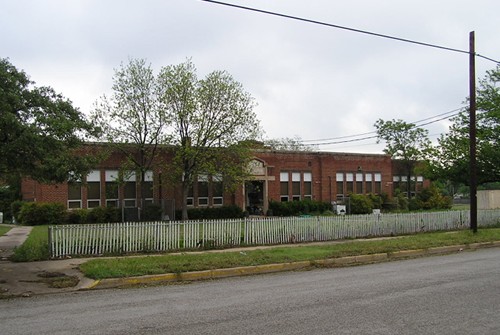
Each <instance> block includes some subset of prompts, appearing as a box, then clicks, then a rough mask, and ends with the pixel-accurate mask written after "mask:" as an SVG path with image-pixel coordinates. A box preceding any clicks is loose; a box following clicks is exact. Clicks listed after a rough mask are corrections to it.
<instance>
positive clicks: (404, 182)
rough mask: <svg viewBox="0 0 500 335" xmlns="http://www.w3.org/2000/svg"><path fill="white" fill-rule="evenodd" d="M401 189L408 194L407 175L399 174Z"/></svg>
mask: <svg viewBox="0 0 500 335" xmlns="http://www.w3.org/2000/svg"><path fill="white" fill-rule="evenodd" d="M400 185H401V191H402V192H403V193H404V194H405V195H406V196H408V176H401V184H400Z"/></svg>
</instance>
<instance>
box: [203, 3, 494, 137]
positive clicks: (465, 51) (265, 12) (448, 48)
mask: <svg viewBox="0 0 500 335" xmlns="http://www.w3.org/2000/svg"><path fill="white" fill-rule="evenodd" d="M201 1H204V2H208V3H212V4H217V5H222V6H228V7H233V8H237V9H243V10H248V11H252V12H257V13H261V14H267V15H273V16H278V17H282V18H286V19H291V20H296V21H302V22H307V23H312V24H317V25H322V26H326V27H330V28H336V29H342V30H347V31H352V32H356V33H361V34H366V35H371V36H376V37H381V38H385V39H391V40H396V41H399V42H405V43H411V44H416V45H421V46H425V47H430V48H435V49H442V50H447V51H452V52H456V53H462V54H467V55H470V54H471V52H470V51H468V50H461V49H457V48H451V47H446V46H442V45H437V44H432V43H426V42H421V41H416V40H411V39H407V38H401V37H396V36H391V35H386V34H380V33H375V32H371V31H367V30H362V29H356V28H350V27H346V26H341V25H337V24H331V23H327V22H322V21H317V20H312V19H306V18H302V17H298V16H292V15H287V14H282V13H277V12H272V11H267V10H263V9H258V8H253V7H247V6H241V5H236V4H232V3H227V2H222V1H215V0H201ZM473 55H474V56H476V57H479V58H483V59H485V60H488V61H491V62H494V63H497V64H500V61H497V60H495V59H493V58H490V57H487V56H484V55H481V54H479V53H476V52H474V54H473ZM460 109H461V108H460ZM460 109H455V110H453V111H451V112H455V111H457V110H460ZM451 112H447V113H442V114H438V115H436V116H434V117H430V118H427V119H423V120H420V121H417V122H415V127H421V126H425V125H429V124H432V123H435V122H438V121H442V120H444V119H447V118H449V117H450V115H447V116H446V117H443V118H440V119H437V120H433V121H430V122H427V123H423V124H419V125H417V124H416V123H418V122H422V121H427V120H431V119H433V118H435V117H437V116H441V115H446V114H450V113H451ZM457 114H458V113H457ZM415 127H414V128H415ZM373 133H376V131H373V132H368V133H362V134H358V135H347V136H340V137H336V138H330V139H321V140H304V141H302V142H303V143H304V142H317V141H330V140H340V139H345V138H351V137H359V136H364V135H370V134H373ZM373 138H377V136H376V135H375V136H366V137H362V138H355V139H350V140H342V141H334V142H323V143H310V144H308V145H331V144H341V143H352V142H359V141H364V140H368V139H373Z"/></svg>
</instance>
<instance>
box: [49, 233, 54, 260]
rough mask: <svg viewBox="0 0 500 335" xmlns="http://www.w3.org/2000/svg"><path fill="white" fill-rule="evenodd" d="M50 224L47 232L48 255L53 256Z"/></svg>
mask: <svg viewBox="0 0 500 335" xmlns="http://www.w3.org/2000/svg"><path fill="white" fill-rule="evenodd" d="M52 228H53V227H52V226H49V230H48V234H49V255H50V258H53V257H54V247H53V245H52Z"/></svg>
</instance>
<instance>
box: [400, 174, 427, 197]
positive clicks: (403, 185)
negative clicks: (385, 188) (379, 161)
mask: <svg viewBox="0 0 500 335" xmlns="http://www.w3.org/2000/svg"><path fill="white" fill-rule="evenodd" d="M392 187H393V192H394V193H396V190H399V191H401V192H402V193H403V194H405V195H406V194H407V193H408V176H393V177H392ZM423 188H424V177H423V176H411V178H410V190H411V193H412V195H414V194H415V193H416V192H417V191H420V190H422V189H423Z"/></svg>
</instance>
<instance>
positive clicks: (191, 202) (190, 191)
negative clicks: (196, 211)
mask: <svg viewBox="0 0 500 335" xmlns="http://www.w3.org/2000/svg"><path fill="white" fill-rule="evenodd" d="M193 189H194V188H193V185H191V186H189V188H188V194H187V199H186V200H187V205H188V206H194V191H193Z"/></svg>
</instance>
